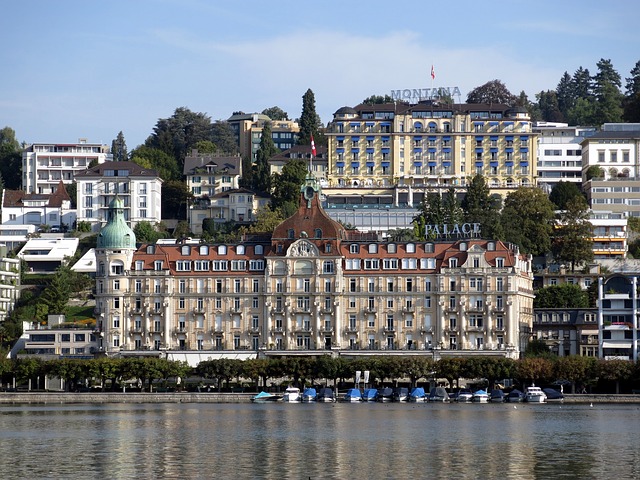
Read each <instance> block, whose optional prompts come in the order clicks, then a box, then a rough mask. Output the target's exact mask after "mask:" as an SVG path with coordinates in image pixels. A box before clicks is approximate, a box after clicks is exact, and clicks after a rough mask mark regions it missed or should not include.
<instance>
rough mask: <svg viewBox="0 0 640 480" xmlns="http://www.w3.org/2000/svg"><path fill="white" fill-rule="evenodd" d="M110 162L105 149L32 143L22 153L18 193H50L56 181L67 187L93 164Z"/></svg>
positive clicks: (83, 142) (84, 142)
mask: <svg viewBox="0 0 640 480" xmlns="http://www.w3.org/2000/svg"><path fill="white" fill-rule="evenodd" d="M111 159H112V155H111V154H110V153H109V147H108V146H107V145H103V144H100V143H89V142H87V139H85V138H81V139H79V140H78V143H34V144H32V145H29V146H28V147H27V148H26V149H25V150H24V151H23V152H22V190H24V191H25V192H27V193H40V194H43V193H54V192H55V191H56V189H57V187H58V183H59V182H60V180H62V182H63V183H64V184H65V185H70V184H71V183H72V182H73V178H74V176H75V174H76V173H78V172H81V171H82V170H86V169H87V168H89V165H90V164H91V163H92V162H93V163H95V162H97V163H99V164H100V163H103V162H105V161H109V160H111Z"/></svg>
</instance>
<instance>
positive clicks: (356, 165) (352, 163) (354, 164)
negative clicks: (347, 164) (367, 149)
mask: <svg viewBox="0 0 640 480" xmlns="http://www.w3.org/2000/svg"><path fill="white" fill-rule="evenodd" d="M359 167H360V162H351V168H359Z"/></svg>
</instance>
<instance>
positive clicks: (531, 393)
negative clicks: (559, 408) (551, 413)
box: [524, 385, 547, 403]
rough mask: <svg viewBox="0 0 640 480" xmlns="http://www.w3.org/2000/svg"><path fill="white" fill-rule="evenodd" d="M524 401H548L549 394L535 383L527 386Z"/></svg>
mask: <svg viewBox="0 0 640 480" xmlns="http://www.w3.org/2000/svg"><path fill="white" fill-rule="evenodd" d="M524 401H525V402H529V403H544V402H546V401H547V395H546V394H545V393H544V392H543V391H542V389H541V388H540V387H536V386H535V385H533V386H531V387H527V391H526V392H524Z"/></svg>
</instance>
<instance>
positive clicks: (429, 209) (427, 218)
mask: <svg viewBox="0 0 640 480" xmlns="http://www.w3.org/2000/svg"><path fill="white" fill-rule="evenodd" d="M411 223H412V224H413V231H414V234H415V236H416V238H419V239H420V240H425V239H426V235H427V231H426V226H427V225H442V224H443V223H447V222H446V221H445V211H444V207H443V205H442V197H441V196H440V193H434V192H432V193H428V194H427V195H426V197H424V199H423V200H422V202H421V203H420V205H419V206H418V214H417V215H416V216H415V217H413V220H412V221H411Z"/></svg>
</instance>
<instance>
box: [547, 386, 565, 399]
mask: <svg viewBox="0 0 640 480" xmlns="http://www.w3.org/2000/svg"><path fill="white" fill-rule="evenodd" d="M542 391H543V392H544V394H545V395H546V396H547V402H564V394H563V393H562V392H559V391H558V390H555V389H553V388H543V389H542Z"/></svg>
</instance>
